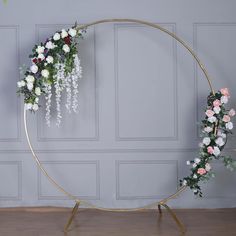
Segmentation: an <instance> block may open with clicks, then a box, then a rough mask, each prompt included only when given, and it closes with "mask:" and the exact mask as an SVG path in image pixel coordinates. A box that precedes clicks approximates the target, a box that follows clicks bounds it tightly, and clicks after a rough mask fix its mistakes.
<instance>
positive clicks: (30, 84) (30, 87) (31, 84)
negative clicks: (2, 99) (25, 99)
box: [27, 83, 34, 91]
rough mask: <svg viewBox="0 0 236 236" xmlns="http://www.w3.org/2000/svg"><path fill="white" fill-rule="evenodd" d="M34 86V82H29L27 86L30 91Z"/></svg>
mask: <svg viewBox="0 0 236 236" xmlns="http://www.w3.org/2000/svg"><path fill="white" fill-rule="evenodd" d="M33 87H34V85H33V83H27V88H28V90H29V91H31V90H32V89H33Z"/></svg>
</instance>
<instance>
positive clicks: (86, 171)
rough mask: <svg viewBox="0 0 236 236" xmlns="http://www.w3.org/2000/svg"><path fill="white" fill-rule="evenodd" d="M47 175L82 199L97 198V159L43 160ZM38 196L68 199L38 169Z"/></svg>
mask: <svg viewBox="0 0 236 236" xmlns="http://www.w3.org/2000/svg"><path fill="white" fill-rule="evenodd" d="M42 165H43V166H44V167H45V169H46V170H47V172H48V173H49V175H50V176H51V177H52V178H53V179H54V180H55V181H56V182H57V183H58V184H59V185H61V186H62V187H63V188H65V190H66V191H68V192H69V193H71V194H73V195H75V196H77V197H79V198H84V199H99V196H100V180H99V176H100V174H99V163H98V162H97V161H44V162H42ZM38 198H39V199H43V200H47V199H52V200H60V199H68V198H67V197H66V196H65V195H64V194H63V193H62V192H60V191H59V190H58V189H57V188H55V186H53V185H52V184H51V182H49V180H48V179H47V178H46V177H45V176H44V175H43V173H42V172H41V171H39V175H38Z"/></svg>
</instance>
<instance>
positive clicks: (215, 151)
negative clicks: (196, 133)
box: [213, 147, 220, 157]
mask: <svg viewBox="0 0 236 236" xmlns="http://www.w3.org/2000/svg"><path fill="white" fill-rule="evenodd" d="M213 154H214V155H215V156H216V157H217V156H219V155H220V149H219V148H218V147H214V150H213Z"/></svg>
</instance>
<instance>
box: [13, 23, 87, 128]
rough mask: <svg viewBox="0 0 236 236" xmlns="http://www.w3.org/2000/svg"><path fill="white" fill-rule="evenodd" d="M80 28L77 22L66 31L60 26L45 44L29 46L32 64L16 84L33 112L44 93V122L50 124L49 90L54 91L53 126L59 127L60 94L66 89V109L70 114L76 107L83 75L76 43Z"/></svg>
mask: <svg viewBox="0 0 236 236" xmlns="http://www.w3.org/2000/svg"><path fill="white" fill-rule="evenodd" d="M82 33H83V31H81V30H77V29H76V25H75V26H74V27H72V28H70V29H68V30H65V29H62V30H61V31H58V32H56V33H55V34H54V35H53V36H52V37H50V38H48V39H47V40H46V41H45V42H44V43H40V44H39V45H35V47H34V48H33V49H32V55H30V56H29V57H30V58H31V61H32V65H31V66H30V67H29V68H28V69H27V70H26V72H25V73H24V78H23V79H22V80H20V81H19V82H18V83H17V86H18V88H19V90H18V93H21V94H23V95H24V102H25V104H26V105H25V107H26V109H28V110H30V111H34V112H36V111H37V110H38V109H39V100H40V97H41V95H44V97H45V100H46V114H45V119H46V124H47V125H48V126H50V124H51V120H50V119H51V116H52V112H51V104H52V94H53V92H52V90H53V91H54V90H55V101H56V112H57V117H56V125H57V126H60V123H61V118H62V113H61V100H62V99H61V97H62V93H63V92H64V91H65V92H66V104H65V106H66V109H67V110H68V111H69V113H71V111H73V112H77V109H78V93H79V91H78V86H79V84H78V83H79V79H81V78H82V68H81V65H80V60H79V58H78V55H77V53H78V44H79V39H80V38H81V37H82Z"/></svg>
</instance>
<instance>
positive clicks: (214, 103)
mask: <svg viewBox="0 0 236 236" xmlns="http://www.w3.org/2000/svg"><path fill="white" fill-rule="evenodd" d="M213 105H214V107H219V106H220V105H221V102H220V100H218V99H216V100H215V101H214V102H213Z"/></svg>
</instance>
